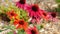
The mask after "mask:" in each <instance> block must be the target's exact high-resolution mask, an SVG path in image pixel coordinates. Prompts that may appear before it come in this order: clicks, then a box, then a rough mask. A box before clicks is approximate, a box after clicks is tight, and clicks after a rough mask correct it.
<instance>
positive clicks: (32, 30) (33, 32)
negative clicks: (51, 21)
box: [26, 27, 39, 34]
mask: <svg viewBox="0 0 60 34" xmlns="http://www.w3.org/2000/svg"><path fill="white" fill-rule="evenodd" d="M26 33H27V34H39V33H38V30H37V28H36V27H29V28H28V29H27V30H26Z"/></svg>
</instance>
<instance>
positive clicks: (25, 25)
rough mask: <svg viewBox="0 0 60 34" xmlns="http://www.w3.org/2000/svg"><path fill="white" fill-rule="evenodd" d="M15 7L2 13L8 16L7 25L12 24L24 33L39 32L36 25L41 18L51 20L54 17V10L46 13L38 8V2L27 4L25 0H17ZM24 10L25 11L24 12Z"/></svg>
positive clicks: (33, 33) (37, 33) (36, 33)
mask: <svg viewBox="0 0 60 34" xmlns="http://www.w3.org/2000/svg"><path fill="white" fill-rule="evenodd" d="M15 7H16V8H17V9H16V8H14V9H13V8H12V10H9V11H6V12H2V13H3V14H6V15H7V17H8V18H9V22H10V24H9V25H14V26H15V27H16V29H20V30H21V31H22V30H23V33H24V32H25V34H40V33H39V30H38V29H39V28H38V27H37V25H40V23H41V22H40V21H41V19H44V20H45V21H49V20H50V21H51V19H52V20H53V19H55V18H56V13H55V12H50V13H48V12H46V11H45V10H42V9H40V8H39V6H38V4H31V5H29V4H27V3H26V0H19V1H17V2H16V3H15ZM24 12H26V14H25V13H24ZM1 15H2V14H1ZM25 17H26V18H25ZM11 22H12V24H11ZM39 27H40V26H39Z"/></svg>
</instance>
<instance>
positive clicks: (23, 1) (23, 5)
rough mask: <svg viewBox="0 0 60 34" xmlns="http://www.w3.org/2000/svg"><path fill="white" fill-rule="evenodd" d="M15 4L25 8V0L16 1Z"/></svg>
mask: <svg viewBox="0 0 60 34" xmlns="http://www.w3.org/2000/svg"><path fill="white" fill-rule="evenodd" d="M16 6H17V7H19V8H22V9H25V8H26V7H27V4H26V0H20V1H19V2H16Z"/></svg>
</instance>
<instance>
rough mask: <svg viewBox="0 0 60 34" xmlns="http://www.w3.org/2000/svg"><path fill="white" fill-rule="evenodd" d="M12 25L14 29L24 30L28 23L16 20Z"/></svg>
mask: <svg viewBox="0 0 60 34" xmlns="http://www.w3.org/2000/svg"><path fill="white" fill-rule="evenodd" d="M14 25H15V26H16V28H21V29H24V30H25V29H26V28H27V26H28V23H27V22H25V21H24V20H16V21H14Z"/></svg>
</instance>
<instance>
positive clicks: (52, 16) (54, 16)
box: [49, 12, 57, 21]
mask: <svg viewBox="0 0 60 34" xmlns="http://www.w3.org/2000/svg"><path fill="white" fill-rule="evenodd" d="M49 15H50V18H49V20H52V21H57V19H56V15H57V13H56V12H50V13H49Z"/></svg>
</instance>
